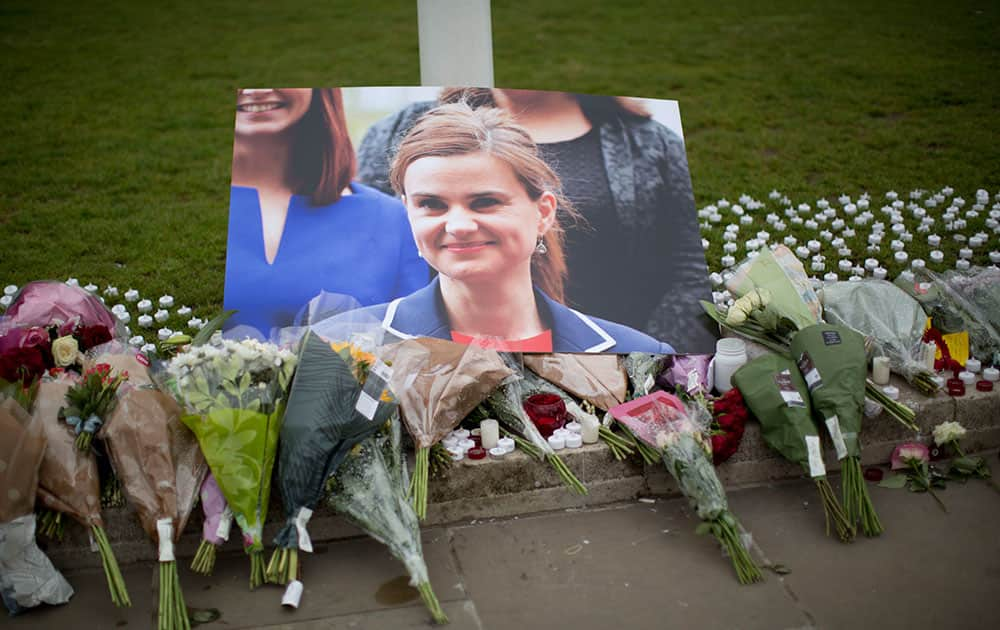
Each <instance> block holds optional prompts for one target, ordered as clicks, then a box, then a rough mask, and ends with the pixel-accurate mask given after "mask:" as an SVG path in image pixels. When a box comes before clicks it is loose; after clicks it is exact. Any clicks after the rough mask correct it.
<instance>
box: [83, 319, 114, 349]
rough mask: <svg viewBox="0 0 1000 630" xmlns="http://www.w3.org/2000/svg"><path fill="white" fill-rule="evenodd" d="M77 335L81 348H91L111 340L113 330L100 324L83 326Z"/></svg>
mask: <svg viewBox="0 0 1000 630" xmlns="http://www.w3.org/2000/svg"><path fill="white" fill-rule="evenodd" d="M76 337H77V340H79V342H80V349H81V350H90V349H91V348H93V347H95V346H99V345H101V344H102V343H107V342H109V341H111V332H110V331H109V330H108V328H107V327H106V326H101V325H100V324H96V325H94V326H81V327H80V328H79V329H78V330H77V335H76Z"/></svg>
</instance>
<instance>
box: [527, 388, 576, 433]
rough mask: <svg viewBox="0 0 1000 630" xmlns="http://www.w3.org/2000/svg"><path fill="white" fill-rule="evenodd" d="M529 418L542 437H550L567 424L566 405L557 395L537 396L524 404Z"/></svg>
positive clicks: (530, 397)
mask: <svg viewBox="0 0 1000 630" xmlns="http://www.w3.org/2000/svg"><path fill="white" fill-rule="evenodd" d="M523 406H524V411H525V413H527V414H528V418H530V419H531V421H532V422H533V423H534V424H535V426H536V427H538V431H539V433H541V434H542V437H545V438H547V437H549V436H550V435H552V433H553V432H554V431H555V430H556V429H561V428H562V427H563V425H564V424H565V423H566V417H567V414H566V403H565V401H563V399H562V398H561V397H560V396H558V395H556V394H535V395H533V396H528V397H527V398H526V399H525V400H524V403H523Z"/></svg>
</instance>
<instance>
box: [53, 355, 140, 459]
mask: <svg viewBox="0 0 1000 630" xmlns="http://www.w3.org/2000/svg"><path fill="white" fill-rule="evenodd" d="M126 380H128V372H126V371H120V372H116V373H114V374H113V373H112V371H111V366H110V365H109V364H107V363H98V364H97V365H95V366H94V367H92V368H89V369H87V370H86V371H84V373H83V375H82V376H81V377H80V380H79V382H77V383H76V384H74V385H72V386H71V387H70V388H69V389H68V390H67V391H66V403H67V404H66V406H65V407H63V408H62V409H60V410H59V419H60V420H62V421H64V422H65V423H66V424H68V425H69V426H70V427H71V428H72V429H73V431H74V432H75V433H76V436H77V438H76V447H77V448H78V449H80V450H81V451H85V450H87V449H89V448H90V442H91V441H92V440H93V439H94V434H95V433H96V432H97V431H98V430H100V428H101V426H103V425H104V421H105V419H106V418H107V417H108V414H110V413H111V410H112V409H113V408H114V406H115V404H116V403H117V402H118V399H117V396H116V394H117V392H118V388H119V386H121V384H122V383H124V382H125V381H126Z"/></svg>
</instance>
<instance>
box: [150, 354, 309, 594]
mask: <svg viewBox="0 0 1000 630" xmlns="http://www.w3.org/2000/svg"><path fill="white" fill-rule="evenodd" d="M295 365H296V355H295V353H293V352H292V351H290V350H287V349H281V348H278V347H277V346H276V345H274V344H269V343H262V342H259V341H256V340H253V339H245V340H243V341H233V340H229V339H221V338H220V339H215V340H213V341H211V342H209V343H207V344H205V345H200V346H193V347H192V348H190V349H189V350H188V351H186V352H182V353H180V354H178V355H177V356H176V357H174V358H173V359H171V360H170V361H169V362H167V363H166V364H165V366H163V368H162V371H161V372H160V376H159V378H160V380H161V383H162V386H163V387H164V388H165V389H166V391H168V392H170V393H171V394H172V395H173V396H174V397H175V398H176V399H177V401H178V402H179V403H180V404H181V406H182V407H184V408H185V409H186V411H187V412H188V415H185V416H184V417H183V418H182V420H183V422H184V424H185V425H187V427H188V428H190V429H191V430H192V431H193V432H194V434H195V435H196V436H197V438H198V443H199V444H200V446H201V450H202V453H204V456H205V459H206V460H207V461H208V465H209V468H210V469H211V471H212V475H213V476H214V477H215V480H216V482H217V483H218V484H219V488H220V489H221V490H222V493H223V495H224V496H225V497H226V502H227V503H228V504H229V507H230V508H231V509H232V511H233V515H234V517H235V519H236V522H237V524H238V525H239V526H240V529H241V530H242V531H243V543H244V549H245V550H246V552H247V554H248V555H249V556H250V565H251V570H250V587H251V588H256V587H257V586H260V585H261V584H263V583H264V579H265V575H264V568H265V567H264V558H263V553H264V547H263V540H262V536H263V527H264V522H265V520H266V518H267V507H268V501H269V500H270V491H271V471H272V470H273V468H274V461H275V456H276V453H277V449H278V435H279V433H280V431H281V422H282V418H283V415H284V408H285V404H286V401H287V396H288V390H289V387H290V386H291V381H292V375H293V374H294V372H295Z"/></svg>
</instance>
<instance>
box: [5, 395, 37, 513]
mask: <svg viewBox="0 0 1000 630" xmlns="http://www.w3.org/2000/svg"><path fill="white" fill-rule="evenodd" d="M0 435H3V438H2V439H0V523H9V522H10V521H12V520H14V519H15V518H18V517H19V516H25V515H27V514H31V513H32V512H33V511H34V507H35V493H36V492H37V490H38V469H39V466H41V464H42V459H43V457H44V455H45V433H44V432H43V431H42V426H41V423H40V422H37V421H36V420H35V419H34V418H32V416H31V415H29V414H28V412H27V411H25V410H24V408H23V407H21V405H20V404H18V403H17V401H15V400H14V399H12V398H3V399H2V400H0Z"/></svg>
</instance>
